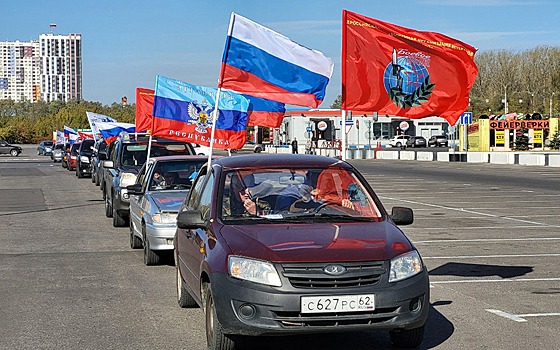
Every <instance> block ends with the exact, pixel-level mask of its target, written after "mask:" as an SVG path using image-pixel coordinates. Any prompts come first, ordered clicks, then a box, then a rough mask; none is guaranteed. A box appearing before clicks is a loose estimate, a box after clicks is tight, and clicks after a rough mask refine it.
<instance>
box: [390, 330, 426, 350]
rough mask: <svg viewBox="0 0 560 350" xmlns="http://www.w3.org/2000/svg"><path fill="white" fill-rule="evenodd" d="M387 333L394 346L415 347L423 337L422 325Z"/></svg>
mask: <svg viewBox="0 0 560 350" xmlns="http://www.w3.org/2000/svg"><path fill="white" fill-rule="evenodd" d="M389 335H390V336H391V341H392V342H393V344H394V345H395V346H397V347H399V348H415V347H417V346H419V345H420V344H421V343H422V339H424V326H422V327H418V328H413V329H405V330H402V331H392V332H389Z"/></svg>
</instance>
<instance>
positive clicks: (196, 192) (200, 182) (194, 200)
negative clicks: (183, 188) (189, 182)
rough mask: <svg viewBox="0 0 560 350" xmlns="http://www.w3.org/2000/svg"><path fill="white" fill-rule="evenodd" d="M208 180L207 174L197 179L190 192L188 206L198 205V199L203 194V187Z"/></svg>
mask: <svg viewBox="0 0 560 350" xmlns="http://www.w3.org/2000/svg"><path fill="white" fill-rule="evenodd" d="M205 180H206V174H202V175H199V177H198V178H197V181H196V182H195V183H194V184H193V187H192V188H191V190H190V192H189V196H188V197H187V201H186V206H187V207H188V208H192V209H195V208H196V207H197V205H198V201H199V199H200V197H201V194H202V188H203V186H204V182H205Z"/></svg>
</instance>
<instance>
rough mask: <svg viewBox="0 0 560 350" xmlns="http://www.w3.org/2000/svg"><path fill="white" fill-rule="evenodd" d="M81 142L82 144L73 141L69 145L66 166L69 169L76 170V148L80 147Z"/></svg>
mask: <svg viewBox="0 0 560 350" xmlns="http://www.w3.org/2000/svg"><path fill="white" fill-rule="evenodd" d="M81 144H82V143H81V142H74V143H73V144H72V145H70V151H69V152H68V158H67V167H66V168H67V169H68V170H69V171H75V170H76V164H77V161H78V156H79V155H78V150H79V149H80V145H81Z"/></svg>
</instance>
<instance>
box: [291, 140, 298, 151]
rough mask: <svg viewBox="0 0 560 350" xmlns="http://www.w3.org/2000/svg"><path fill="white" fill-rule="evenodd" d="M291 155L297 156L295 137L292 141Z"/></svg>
mask: <svg viewBox="0 0 560 350" xmlns="http://www.w3.org/2000/svg"><path fill="white" fill-rule="evenodd" d="M292 153H293V154H298V145H297V139H296V138H295V137H294V140H293V141H292Z"/></svg>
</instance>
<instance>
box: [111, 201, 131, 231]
mask: <svg viewBox="0 0 560 350" xmlns="http://www.w3.org/2000/svg"><path fill="white" fill-rule="evenodd" d="M114 203H115V198H114V197H113V205H112V207H113V208H112V209H113V227H125V226H126V225H127V224H128V222H127V221H126V218H125V217H123V216H122V215H121V214H119V212H118V211H117V208H115V204H114Z"/></svg>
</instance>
